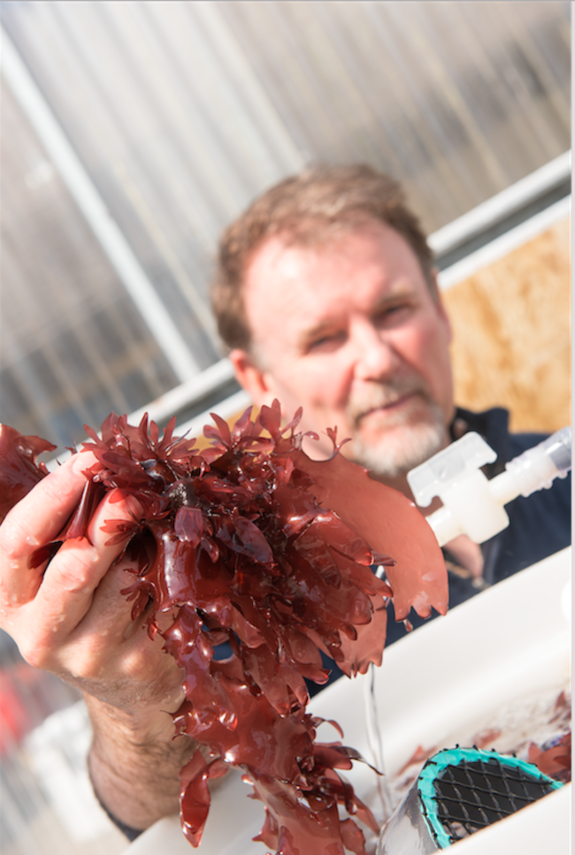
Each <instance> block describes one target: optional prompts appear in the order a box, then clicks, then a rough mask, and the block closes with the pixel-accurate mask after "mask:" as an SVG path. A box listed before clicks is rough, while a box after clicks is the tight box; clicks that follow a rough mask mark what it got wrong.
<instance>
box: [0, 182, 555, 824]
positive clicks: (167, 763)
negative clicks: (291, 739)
mask: <svg viewBox="0 0 575 855" xmlns="http://www.w3.org/2000/svg"><path fill="white" fill-rule="evenodd" d="M214 308H215V311H216V315H217V317H218V323H219V326H220V332H221V334H222V338H223V339H224V341H225V342H226V343H227V344H228V346H229V347H230V348H231V352H230V358H231V359H232V362H233V364H234V366H235V369H236V373H237V376H238V379H239V380H240V382H241V383H242V385H244V386H245V388H246V389H247V390H248V391H249V392H250V393H251V395H252V397H253V399H254V401H255V402H256V403H257V404H263V403H270V402H271V400H273V398H275V397H277V398H279V400H280V401H281V403H282V406H283V407H284V411H285V414H286V415H288V416H291V415H292V414H293V411H294V410H295V409H296V408H297V407H298V406H300V405H303V408H304V421H303V423H302V425H301V427H302V428H303V429H304V430H314V431H316V432H317V433H318V434H319V437H320V439H319V441H318V442H317V443H314V442H313V441H311V440H309V442H308V448H307V450H308V452H309V453H310V454H312V455H316V456H321V455H326V454H327V453H329V451H330V450H331V448H330V444H329V443H328V441H327V439H326V436H325V429H326V428H327V427H334V426H337V428H338V435H339V438H340V439H343V438H345V437H350V438H351V442H350V443H348V444H346V445H345V446H344V448H343V453H345V454H347V455H349V456H350V457H352V458H353V459H354V460H356V461H358V462H360V463H363V464H364V465H365V466H367V467H368V468H369V469H371V470H372V473H373V475H374V477H376V478H379V479H381V480H382V481H384V482H386V483H388V484H390V485H391V486H394V487H396V488H398V489H400V490H403V491H404V492H406V493H407V492H408V486H407V481H406V473H407V472H408V471H409V470H410V469H411V468H413V467H414V466H416V465H417V464H418V463H420V462H422V461H423V460H425V459H426V458H428V457H429V456H430V455H432V454H434V453H435V452H436V451H438V450H439V449H441V448H443V447H445V446H446V445H447V444H448V443H449V442H450V441H451V440H452V439H453V438H455V437H456V436H458V435H460V434H462V433H463V432H465V430H467V429H468V427H472V428H474V429H479V430H480V432H482V433H484V434H485V435H486V438H487V440H488V441H489V442H490V444H492V445H493V446H494V447H495V449H496V451H498V452H500V453H501V455H502V462H498V465H500V466H501V465H502V463H504V462H505V460H507V459H510V458H511V457H513V456H515V454H517V453H519V451H520V450H521V447H522V445H523V446H525V447H527V446H528V445H532V444H534V442H536V441H537V438H533V437H531V438H528V439H525V438H521V439H517V438H512V437H510V436H509V435H508V433H507V430H506V421H505V416H504V414H503V411H500V410H499V411H495V412H493V413H491V414H487V415H479V416H474V415H473V414H470V413H463V412H462V411H456V410H455V407H454V404H453V393H452V380H451V368H450V362H449V341H450V336H451V332H450V327H449V321H448V319H447V316H446V314H445V311H444V309H443V306H442V304H441V300H440V296H439V292H438V289H437V283H436V277H435V272H434V270H433V267H432V258H431V253H430V251H429V249H428V247H427V244H426V241H425V237H424V235H423V233H422V232H421V230H420V228H419V226H418V223H417V220H416V219H415V217H414V216H413V215H412V214H411V213H410V212H409V211H408V210H407V209H406V207H405V204H404V201H403V198H402V195H401V192H400V190H399V188H398V186H397V185H396V184H395V182H393V181H391V180H390V179H389V178H387V177H386V176H383V175H380V174H379V173H377V172H375V171H374V170H372V169H370V168H368V167H361V166H360V167H341V168H340V167H333V168H327V167H326V168H319V169H316V170H311V171H310V172H309V173H307V174H304V175H303V176H300V177H298V178H293V179H288V180H287V181H285V182H282V183H281V184H280V185H278V186H277V187H276V188H272V190H271V191H269V192H268V193H266V194H265V195H264V196H263V197H262V198H261V199H259V200H257V201H256V202H255V203H254V204H253V205H252V206H251V208H250V209H249V210H248V212H246V214H245V215H244V216H243V217H241V218H240V219H239V220H238V221H237V222H236V223H234V224H232V226H230V228H229V229H228V230H227V232H226V233H225V235H224V237H223V239H222V243H221V247H220V263H219V269H218V273H217V276H216V280H215V284H214ZM82 458H83V459H79V457H76V458H75V459H72V460H71V461H69V463H67V464H65V465H64V466H63V467H61V468H60V469H59V470H58V471H57V472H55V473H53V474H51V475H50V476H49V477H48V478H45V479H44V480H43V481H41V482H40V483H39V484H38V485H37V487H35V488H34V490H33V491H32V492H31V493H30V494H29V495H28V496H27V497H26V498H25V499H23V500H22V501H21V502H20V503H19V504H18V505H17V506H16V507H15V508H14V509H13V511H12V512H11V513H10V514H9V515H8V517H7V518H6V521H5V523H4V524H3V525H2V527H1V529H0V555H1V556H2V557H1V559H0V560H1V564H0V596H1V602H0V616H1V619H2V621H1V622H2V626H3V627H4V628H5V629H6V630H7V631H8V632H9V633H10V634H11V635H12V636H13V637H14V638H15V639H16V641H17V642H18V644H19V646H20V649H21V651H22V653H23V655H24V656H25V657H26V658H27V659H28V661H30V662H31V663H32V664H34V665H37V666H38V667H42V668H46V669H48V670H51V671H53V672H55V673H57V674H59V675H60V676H61V677H62V678H63V679H65V680H67V681H68V682H71V683H72V684H74V685H76V686H78V687H79V688H81V689H82V691H83V692H84V693H85V696H86V702H87V704H88V708H89V710H90V714H91V717H92V722H93V726H94V744H93V748H92V751H91V755H90V768H91V774H92V779H93V782H94V787H95V790H96V792H97V793H98V795H99V797H100V798H101V800H102V802H103V803H104V804H105V805H107V808H108V809H109V810H110V811H111V813H113V815H114V817H115V821H116V822H118V823H119V824H120V825H122V824H123V825H124V827H125V828H126V830H127V833H128V834H129V835H130V836H133V835H134V834H136V833H137V831H138V830H140V829H144V828H147V827H148V826H149V825H151V824H152V823H153V822H154V821H155V820H157V819H159V818H160V817H162V816H165V815H167V814H169V813H174V812H175V811H176V810H177V797H178V789H179V786H178V773H179V769H180V768H181V766H182V765H183V763H184V762H185V760H186V759H187V758H188V757H189V756H190V754H191V753H192V751H193V747H194V746H193V744H192V745H190V741H189V740H186V739H185V738H181V737H180V738H178V739H175V740H173V739H172V733H173V727H172V723H171V719H170V718H169V716H168V715H166V711H173V710H175V709H177V707H178V706H179V703H180V701H181V698H182V693H181V688H180V679H181V677H180V673H179V671H178V669H177V668H176V667H175V665H174V662H173V660H172V659H171V657H169V656H165V655H163V654H162V653H161V652H160V647H161V639H157V640H156V643H155V644H154V645H152V644H151V642H150V641H149V639H148V637H147V634H146V632H145V630H143V629H142V627H141V625H140V624H136V623H133V622H132V621H131V617H130V612H131V604H130V603H127V602H126V601H125V599H124V598H123V597H122V596H121V595H120V591H121V590H122V589H123V588H125V587H126V585H127V579H128V578H129V577H128V574H127V573H126V572H125V570H123V569H121V568H120V567H114V568H112V569H109V568H110V565H111V563H112V561H113V560H114V558H115V557H116V556H117V555H118V554H119V553H120V552H121V550H122V548H123V546H124V544H121V543H117V544H115V545H109V544H108V543H107V538H108V536H107V535H106V534H103V533H102V532H101V531H100V526H101V525H102V522H103V521H104V520H108V519H111V518H119V519H125V518H128V519H130V518H131V517H132V515H134V516H136V517H137V515H138V508H137V507H136V506H135V505H133V504H132V505H130V506H128V504H127V502H126V501H125V500H120V501H117V499H118V497H117V496H116V497H114V496H109V497H108V498H107V500H106V501H105V502H104V503H103V505H102V506H101V507H100V508H99V509H98V512H97V515H96V517H95V518H94V520H93V522H92V526H91V530H90V533H89V534H90V541H91V542H90V543H88V542H87V541H86V540H84V539H79V540H78V541H68V542H66V543H65V544H64V546H63V547H62V548H61V549H60V550H59V552H58V553H57V554H56V556H55V557H54V558H53V559H52V561H51V562H50V563H49V564H48V565H47V566H45V565H41V566H40V567H36V568H32V567H31V566H30V564H31V561H30V559H31V556H32V553H33V552H34V551H35V550H36V549H37V547H38V545H39V544H42V543H46V542H48V541H49V540H50V539H51V538H52V537H53V536H54V535H55V534H56V533H57V532H58V531H60V529H61V527H62V524H63V521H64V520H65V519H67V517H68V516H69V514H70V512H71V510H72V509H73V508H74V507H75V505H76V503H77V502H78V500H79V497H80V495H81V492H82V488H83V485H84V480H85V479H84V476H83V475H82V469H85V468H86V467H87V466H88V465H90V461H89V460H88V459H87V456H84V455H82ZM114 499H116V501H114ZM566 499H567V491H566V490H565V489H564V486H563V487H561V485H560V486H559V489H557V488H554V489H553V490H552V491H550V493H549V494H548V495H547V497H546V498H545V501H543V502H542V501H541V500H540V499H538V498H536V497H533V499H529V500H517V501H516V502H515V503H514V505H516V506H517V504H518V503H519V511H517V512H516V513H515V514H514V516H513V517H512V525H511V526H510V528H509V529H508V530H507V532H506V533H502V535H498V536H497V537H496V538H494V539H493V544H494V545H493V544H491V545H490V544H488V545H487V547H485V548H484V550H483V552H482V549H481V548H480V547H479V546H477V545H476V544H473V543H472V542H471V541H469V540H468V539H467V538H464V537H461V538H458V539H457V541H454V542H452V543H451V544H449V554H448V558H449V564H450V566H451V567H452V568H453V571H454V572H452V573H451V579H450V588H451V594H452V600H455V601H459V600H462V599H465V598H466V597H467V596H469V595H470V594H471V593H473V592H475V591H476V590H477V587H474V585H473V581H474V580H480V579H481V578H485V577H487V578H488V581H490V582H491V581H496V580H497V579H498V578H501V577H502V576H504V575H508V574H509V573H511V572H515V570H517V569H520V568H521V567H522V566H526V565H527V564H530V563H533V562H534V561H536V560H538V559H539V558H542V557H543V556H544V555H545V554H550V553H552V552H554V551H557V550H558V549H560V548H561V547H562V546H564V545H567V543H568V541H569V535H568V520H569V515H568V510H567V508H568V502H567V501H566ZM521 501H523V505H524V507H523V506H522V505H521ZM521 508H522V509H521ZM549 508H550V509H551V510H549ZM543 529H544V530H545V531H546V532H547V534H548V536H547V537H546V538H542V537H541V534H540V532H541V531H542V530H543ZM549 532H551V533H550V534H549ZM506 553H509V555H507V554H506ZM500 559H503V560H500ZM458 585H459V586H460V588H461V590H459V588H457V586H458ZM400 626H401V625H400ZM130 829H131V830H130Z"/></svg>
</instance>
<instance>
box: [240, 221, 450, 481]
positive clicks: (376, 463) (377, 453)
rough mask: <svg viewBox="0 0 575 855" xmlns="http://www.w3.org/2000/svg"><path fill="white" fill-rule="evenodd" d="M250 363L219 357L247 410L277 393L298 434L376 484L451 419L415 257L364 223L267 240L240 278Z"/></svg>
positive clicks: (381, 229) (426, 451)
mask: <svg viewBox="0 0 575 855" xmlns="http://www.w3.org/2000/svg"><path fill="white" fill-rule="evenodd" d="M244 296H245V308H246V314H247V319H248V322H249V324H250V327H251V329H252V330H253V345H254V346H253V350H252V354H251V357H248V358H247V360H246V361H245V362H244V363H243V365H244V367H245V365H249V366H251V367H250V368H249V370H246V371H244V376H242V368H241V364H240V363H241V359H240V358H239V356H238V354H241V353H242V352H241V351H236V352H232V354H231V358H232V360H233V361H234V363H235V364H236V368H238V367H239V369H240V370H239V371H238V376H239V377H240V381H241V382H243V383H244V385H245V386H246V387H247V388H248V391H249V392H251V394H252V397H253V398H254V400H255V402H256V403H258V404H262V403H267V404H269V403H271V401H272V400H273V398H276V397H277V398H278V399H279V401H280V402H281V405H282V408H283V411H284V413H285V415H286V416H287V417H291V416H292V415H293V413H294V411H295V410H296V409H297V407H299V406H302V407H303V421H302V423H301V424H300V427H301V429H303V430H313V431H316V432H317V433H318V434H319V435H320V437H321V440H320V443H318V444H314V445H315V448H316V449H317V450H316V451H313V450H312V448H311V445H308V446H307V450H308V453H311V454H312V456H315V457H321V456H326V455H327V454H329V453H331V450H332V448H331V443H330V441H329V440H328V439H327V437H326V435H325V429H326V428H327V427H335V426H337V431H338V438H339V440H340V441H341V440H342V439H344V438H346V437H350V438H351V439H352V442H350V443H346V445H345V446H344V448H343V449H342V451H343V453H344V454H345V455H346V456H347V457H350V458H351V459H353V460H355V461H356V462H358V463H362V464H363V465H364V466H367V467H368V468H369V469H372V470H374V474H376V475H380V476H381V477H383V478H385V477H391V478H393V477H396V476H398V475H401V474H403V473H405V472H407V471H409V469H411V468H413V466H415V465H417V464H418V463H420V462H422V460H425V459H427V457H429V456H430V455H431V454H434V453H435V452H436V451H438V450H439V449H440V448H441V447H443V446H444V445H445V444H447V430H446V426H447V425H448V424H449V422H450V421H451V418H452V414H453V397H452V395H453V392H452V379H451V366H450V360H449V341H450V338H451V332H450V327H449V322H448V320H447V317H446V315H445V312H444V310H443V307H442V306H441V304H440V303H438V302H436V301H434V299H433V297H432V295H431V293H430V290H429V285H428V284H427V282H426V280H425V278H424V275H423V272H422V270H421V267H420V265H419V262H418V260H417V258H416V256H415V255H414V253H413V251H412V250H411V248H410V247H409V245H408V244H407V243H406V241H405V240H404V239H403V238H402V237H401V235H399V234H398V233H397V232H396V231H394V230H393V229H392V228H390V227H388V226H386V225H384V224H382V223H379V222H370V223H368V224H366V225H365V226H362V227H361V228H359V229H358V230H357V231H354V232H351V233H349V234H344V235H342V236H340V237H338V238H337V239H335V238H334V240H333V242H329V243H327V244H323V245H321V246H318V247H315V248H309V247H301V246H290V245H289V244H287V245H286V243H285V242H284V241H283V240H282V239H281V237H274V238H271V239H269V240H268V241H266V242H265V243H264V244H263V245H262V246H261V247H260V248H259V249H258V250H257V251H256V252H255V254H254V256H253V258H252V259H251V262H250V264H249V265H248V269H247V272H246V279H245V292H244Z"/></svg>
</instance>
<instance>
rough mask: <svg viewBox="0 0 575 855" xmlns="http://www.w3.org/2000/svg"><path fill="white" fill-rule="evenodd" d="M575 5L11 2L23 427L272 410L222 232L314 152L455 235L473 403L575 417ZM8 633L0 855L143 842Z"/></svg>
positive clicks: (16, 401)
mask: <svg viewBox="0 0 575 855" xmlns="http://www.w3.org/2000/svg"><path fill="white" fill-rule="evenodd" d="M570 12H571V4H570V3H569V2H563V0H551V2H472V0H469V2H450V3H446V2H433V0H432V2H409V3H406V2H382V0H379V2H370V0H366V2H362V0H339V2H288V0H284V2H282V0H264V1H263V2H262V0H258V2H251V0H245V2H241V0H240V2H237V0H236V2H226V0H220V2H170V3H165V2H154V1H153V0H148V2H129V3H127V2H106V0H98V2H91V0H84V2H82V3H69V2H58V0H51V2H42V0H39V2H27V0H23V2H10V3H6V2H5V3H1V4H0V32H1V36H2V74H1V86H2V93H1V97H2V115H1V121H2V148H1V167H2V168H1V175H0V180H1V186H0V193H1V206H0V229H1V240H2V254H1V258H0V264H1V268H0V277H1V278H0V286H1V290H0V300H1V302H0V309H1V316H0V324H1V326H0V413H1V419H2V422H4V423H7V424H10V425H12V426H13V427H15V428H17V429H18V430H19V431H21V432H22V433H24V434H39V435H41V436H44V437H45V438H47V439H50V440H51V441H52V442H54V443H57V444H58V445H59V446H60V448H63V447H64V446H69V445H71V444H73V443H76V442H79V441H81V440H82V438H83V436H84V430H83V425H84V424H86V423H87V424H90V425H91V426H93V427H97V426H98V425H99V424H100V423H101V422H102V421H103V420H104V418H105V417H106V416H107V415H108V413H109V412H110V411H111V410H115V411H116V412H119V413H132V414H134V417H137V415H138V414H139V413H140V412H143V411H144V410H145V409H147V410H149V411H150V412H151V413H152V415H153V416H154V417H155V418H156V419H157V420H158V422H159V423H161V424H165V422H166V421H167V420H168V418H169V417H170V416H171V415H172V414H176V415H177V416H178V420H179V423H180V424H186V425H187V424H192V425H194V426H196V425H199V424H200V423H202V420H203V419H204V418H205V415H204V413H205V411H207V410H209V409H210V408H212V409H213V408H216V409H218V411H219V412H222V414H223V415H225V416H231V415H232V414H233V413H234V412H236V411H237V410H239V409H240V408H241V406H243V405H244V404H245V403H247V401H246V400H245V397H244V396H243V393H241V392H239V391H238V387H237V385H236V384H235V381H234V380H233V377H232V373H231V370H230V367H229V363H228V362H227V360H226V359H225V354H223V352H222V351H221V349H220V346H219V343H218V340H217V336H216V333H215V327H214V323H213V321H212V318H211V314H210V309H209V301H208V284H209V279H210V273H211V268H212V260H213V257H214V252H215V247H216V243H217V239H218V235H219V233H220V231H221V230H222V228H223V227H224V226H225V225H226V224H227V223H228V222H229V221H230V220H231V219H232V218H233V217H235V216H236V215H237V214H238V213H240V211H241V210H242V209H243V208H245V207H246V205H247V204H248V203H249V202H250V201H251V200H252V199H253V198H254V197H255V196H256V195H258V194H259V193H260V192H261V191H262V190H264V189H265V188H267V187H268V186H270V185H271V184H273V183H275V182H277V181H278V180H280V179H282V178H283V177H285V176H286V175H288V174H291V173H293V172H297V171H298V170H300V169H301V168H303V167H304V166H306V165H308V164H312V163H317V162H329V163H348V162H357V161H365V162H368V163H370V164H372V165H373V166H375V167H378V168H381V169H383V170H386V171H389V172H390V173H392V174H393V175H394V176H395V177H396V178H398V179H400V180H401V181H402V182H403V183H404V186H405V188H406V190H407V193H408V197H409V200H410V202H411V204H412V206H413V207H414V209H415V210H416V211H417V212H418V213H419V214H420V216H421V218H422V222H423V224H424V226H425V228H426V229H427V230H428V232H430V233H431V234H432V237H431V243H432V246H433V248H434V249H435V250H436V253H437V260H438V265H439V267H440V268H441V271H442V273H441V280H440V281H441V286H442V288H443V289H444V299H445V301H446V304H447V308H448V311H449V312H450V315H451V317H452V321H453V324H454V328H455V339H454V345H453V356H454V368H455V382H456V398H457V402H458V403H459V404H461V405H463V406H470V407H472V408H475V409H482V408H484V407H488V406H492V405H496V404H500V405H505V406H508V407H509V408H510V409H511V414H512V426H513V427H514V428H515V429H532V430H554V429H556V428H559V427H562V426H563V425H564V424H567V423H568V422H569V420H570V379H569V369H570V330H569V318H570V305H569V299H570V275H569V263H570V255H569V248H570V228H569V225H570V218H569V212H570V207H569V205H570V196H569V194H570V178H571V168H570V159H569V149H570V129H571V116H570V103H571V95H570V76H571V72H570V41H571V20H570ZM190 420H191V421H190ZM0 642H1V645H0V666H1V667H0V715H1V716H2V718H1V720H0V726H1V728H2V730H1V731H0V735H1V738H0V784H1V785H2V793H1V794H0V795H1V798H0V814H1V815H0V819H2V829H3V830H2V840H1V844H0V845H1V847H2V853H4V855H24V853H28V852H30V853H32V852H34V853H35V855H38V853H44V852H45V853H50V855H53V853H56V852H57V853H68V852H69V853H76V852H82V853H95V855H96V853H100V852H102V853H103V852H106V853H108V855H113V853H114V852H121V851H122V850H123V848H125V845H126V842H125V840H124V839H123V838H122V836H121V835H120V834H119V833H117V832H116V831H115V830H114V829H113V828H112V827H111V825H110V824H109V822H108V821H107V819H106V818H105V816H104V815H103V814H102V812H101V811H100V810H99V808H98V807H97V805H96V804H95V803H94V801H93V798H92V797H91V795H90V791H89V785H88V782H87V778H86V775H85V767H84V757H85V752H86V749H87V745H88V742H89V732H88V730H87V724H86V720H85V714H84V711H83V708H82V706H81V705H78V704H77V703H76V702H77V700H78V698H77V696H76V695H75V693H74V692H72V690H69V689H68V688H67V687H65V686H64V685H63V684H62V683H60V682H59V681H58V680H56V678H52V677H50V676H49V675H45V674H40V673H39V672H35V671H33V669H29V668H28V666H26V665H25V663H23V662H22V661H21V660H20V659H19V656H18V653H17V651H16V650H15V649H14V647H13V646H12V645H11V644H10V642H9V640H8V639H7V637H6V636H1V637H0ZM57 710H60V712H59V713H57V715H56V718H54V717H53V716H51V715H50V714H51V713H55V712H56V711H57Z"/></svg>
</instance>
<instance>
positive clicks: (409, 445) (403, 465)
mask: <svg viewBox="0 0 575 855" xmlns="http://www.w3.org/2000/svg"><path fill="white" fill-rule="evenodd" d="M429 406H430V419H429V420H428V421H422V422H418V423H417V424H406V425H404V426H403V427H402V426H400V425H397V424H396V425H394V428H395V429H396V430H397V429H399V430H400V431H401V439H400V440H399V439H392V438H390V437H389V436H386V434H385V431H384V433H383V434H382V436H381V438H380V439H379V440H378V441H377V442H376V443H370V444H369V445H367V444H366V443H365V442H364V441H363V440H362V439H361V438H358V437H356V438H354V440H353V442H352V443H351V448H350V450H349V451H350V456H351V458H352V459H353V460H354V461H355V462H356V463H359V464H360V465H361V466H365V468H366V469H369V470H370V471H371V472H372V473H373V474H374V475H375V476H376V477H377V478H381V479H386V478H397V477H398V476H400V475H406V474H407V473H408V472H409V471H410V470H411V469H413V468H414V467H415V466H419V464H420V463H423V462H424V461H425V460H428V459H429V458H430V457H432V456H433V455H434V454H436V453H437V452H438V451H440V450H441V448H442V447H443V445H444V443H445V422H444V414H443V412H442V410H441V407H440V406H439V405H438V404H435V403H431V402H430V405H429Z"/></svg>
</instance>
